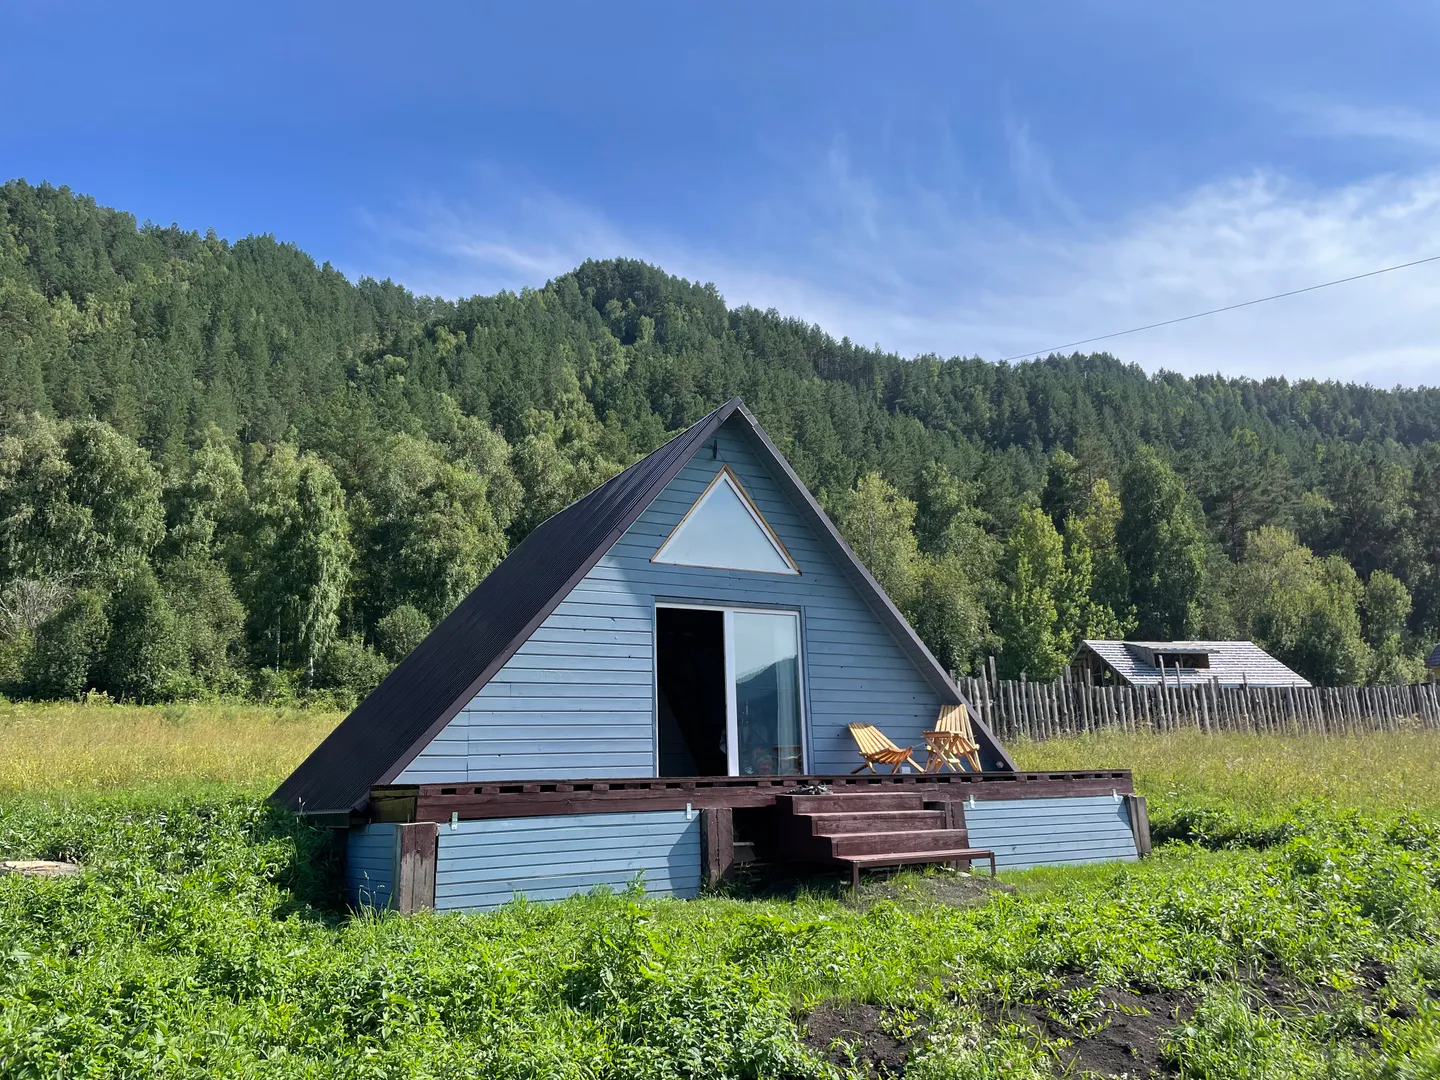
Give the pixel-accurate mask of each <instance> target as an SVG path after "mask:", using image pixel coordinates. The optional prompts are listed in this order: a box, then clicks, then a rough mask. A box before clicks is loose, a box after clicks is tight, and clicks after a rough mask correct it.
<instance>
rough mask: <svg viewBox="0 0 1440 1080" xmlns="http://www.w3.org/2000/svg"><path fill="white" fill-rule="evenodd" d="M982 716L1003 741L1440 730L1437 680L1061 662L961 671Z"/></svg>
mask: <svg viewBox="0 0 1440 1080" xmlns="http://www.w3.org/2000/svg"><path fill="white" fill-rule="evenodd" d="M959 682H960V688H961V689H962V690H963V691H965V694H966V696H967V697H968V698H969V699H970V702H971V704H972V706H973V707H974V709H975V711H976V713H977V714H978V715H979V717H980V719H981V720H983V721H984V722H985V724H986V726H987V727H989V728H990V730H991V731H993V732H995V734H996V736H997V737H999V738H1000V739H1001V740H1002V741H1005V740H1014V739H1036V740H1038V739H1055V738H1061V737H1064V736H1066V735H1081V734H1086V733H1093V732H1101V731H1129V732H1165V731H1180V730H1185V729H1190V730H1197V731H1210V732H1221V731H1239V732H1248V733H1252V734H1264V733H1273V734H1286V735H1303V734H1311V735H1356V734H1362V733H1365V732H1372V731H1415V730H1430V731H1440V683H1433V682H1432V683H1422V684H1417V685H1411V686H1335V687H1329V686H1325V687H1320V686H1317V687H1309V688H1297V687H1288V686H1287V687H1260V686H1248V685H1245V686H1221V685H1220V684H1219V683H1218V682H1217V681H1215V680H1211V681H1210V682H1208V683H1203V684H1198V685H1189V686H1176V685H1175V684H1174V682H1167V683H1166V685H1164V686H1163V687H1161V686H1157V687H1135V686H1102V685H1094V684H1090V683H1086V682H1084V681H1082V680H1081V679H1079V678H1076V677H1075V676H1074V675H1073V673H1072V672H1071V671H1070V670H1069V669H1068V668H1067V669H1066V670H1065V672H1064V674H1062V675H1061V677H1060V678H1058V679H1056V680H1055V681H1054V682H1032V681H1030V680H1027V679H1025V678H1024V677H1023V676H1022V677H1021V678H1019V679H1014V680H1012V679H999V678H996V677H995V664H994V660H993V659H992V660H991V661H990V663H989V665H988V666H987V669H986V670H985V671H984V673H983V674H982V675H980V676H979V677H978V678H976V677H962V678H961V679H960V680H959Z"/></svg>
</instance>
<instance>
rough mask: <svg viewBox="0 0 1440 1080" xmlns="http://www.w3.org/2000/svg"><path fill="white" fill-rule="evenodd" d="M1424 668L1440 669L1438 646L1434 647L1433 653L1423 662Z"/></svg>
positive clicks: (1439, 650)
mask: <svg viewBox="0 0 1440 1080" xmlns="http://www.w3.org/2000/svg"><path fill="white" fill-rule="evenodd" d="M1425 666H1426V667H1437V668H1440V645H1436V646H1435V651H1434V652H1432V653H1431V654H1430V657H1429V659H1428V660H1426V661H1425Z"/></svg>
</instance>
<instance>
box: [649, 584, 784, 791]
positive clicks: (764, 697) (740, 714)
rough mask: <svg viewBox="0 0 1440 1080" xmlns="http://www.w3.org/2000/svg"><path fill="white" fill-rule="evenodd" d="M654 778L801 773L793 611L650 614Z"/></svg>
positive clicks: (676, 609)
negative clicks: (656, 772)
mask: <svg viewBox="0 0 1440 1080" xmlns="http://www.w3.org/2000/svg"><path fill="white" fill-rule="evenodd" d="M655 637H656V643H655V644H656V657H655V659H656V667H655V700H656V708H657V714H658V720H659V724H658V731H657V734H658V738H659V766H660V775H661V776H774V775H792V776H793V775H797V774H800V773H802V772H804V769H805V747H804V705H803V700H802V698H803V695H802V693H801V686H802V682H801V673H800V616H799V613H798V612H793V611H776V610H769V609H767V610H763V611H762V610H756V609H746V608H712V607H700V606H693V607H691V606H685V607H681V606H673V607H672V606H669V605H666V606H658V605H657V607H656V609H655Z"/></svg>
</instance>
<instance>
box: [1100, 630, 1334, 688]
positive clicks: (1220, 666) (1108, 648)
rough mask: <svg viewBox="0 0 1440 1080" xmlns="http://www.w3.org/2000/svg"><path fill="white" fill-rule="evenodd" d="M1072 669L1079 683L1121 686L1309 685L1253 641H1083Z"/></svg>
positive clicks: (1307, 681)
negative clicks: (1107, 683) (1115, 684)
mask: <svg viewBox="0 0 1440 1080" xmlns="http://www.w3.org/2000/svg"><path fill="white" fill-rule="evenodd" d="M1071 667H1072V669H1073V670H1074V671H1075V673H1076V674H1077V675H1079V676H1080V677H1081V678H1088V679H1090V680H1092V681H1094V682H1112V681H1113V682H1116V683H1118V684H1120V685H1122V686H1160V685H1161V683H1162V681H1163V682H1164V684H1165V685H1167V686H1199V685H1208V684H1210V683H1211V682H1215V683H1218V684H1219V685H1220V686H1247V685H1248V686H1257V687H1267V686H1295V687H1306V686H1309V685H1310V681H1309V680H1308V679H1306V678H1305V677H1304V676H1303V675H1301V674H1299V673H1298V672H1295V671H1292V670H1291V669H1290V668H1288V667H1286V666H1285V665H1284V664H1282V663H1281V662H1280V661H1279V660H1276V659H1275V657H1273V656H1271V655H1270V654H1269V653H1267V652H1266V651H1265V650H1264V649H1262V648H1260V646H1259V645H1256V644H1255V643H1254V642H1253V641H1104V640H1085V641H1082V642H1081V643H1080V646H1079V648H1078V649H1077V650H1076V653H1075V659H1074V660H1073V661H1071Z"/></svg>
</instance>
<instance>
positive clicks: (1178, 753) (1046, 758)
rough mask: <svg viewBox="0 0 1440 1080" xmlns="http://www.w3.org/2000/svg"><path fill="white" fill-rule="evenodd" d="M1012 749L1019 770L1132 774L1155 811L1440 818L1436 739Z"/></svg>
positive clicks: (1086, 741) (1125, 739) (1111, 737)
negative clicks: (1326, 806) (1310, 810)
mask: <svg viewBox="0 0 1440 1080" xmlns="http://www.w3.org/2000/svg"><path fill="white" fill-rule="evenodd" d="M1008 749H1009V750H1010V751H1011V753H1012V755H1013V756H1014V757H1015V759H1016V762H1017V764H1019V765H1020V767H1021V768H1022V769H1132V770H1134V773H1135V785H1136V789H1137V790H1138V791H1139V792H1140V793H1141V794H1142V795H1145V796H1146V797H1147V798H1148V799H1149V800H1150V801H1151V802H1152V803H1158V804H1160V805H1162V806H1164V805H1173V804H1175V803H1177V802H1188V803H1205V804H1211V805H1224V806H1226V807H1228V808H1230V809H1231V810H1233V811H1236V812H1238V813H1244V814H1247V815H1249V816H1253V817H1261V818H1271V817H1276V816H1279V815H1283V814H1285V813H1288V812H1289V811H1290V810H1291V809H1293V808H1294V807H1296V806H1298V805H1301V804H1303V803H1309V802H1327V803H1332V804H1334V805H1335V806H1337V807H1342V808H1346V809H1355V810H1366V811H1396V810H1402V811H1403V810H1417V811H1426V812H1440V734H1436V733H1434V732H1416V733H1411V734H1390V733H1384V734H1381V733H1375V734H1367V735H1356V736H1328V737H1325V736H1319V735H1300V736H1287V735H1245V734H1234V733H1228V734H1219V735H1206V734H1202V733H1200V732H1194V731H1180V732H1169V733H1167V734H1163V735H1125V734H1104V735H1093V736H1080V737H1076V738H1066V739H1053V740H1047V741H1045V742H1019V743H1013V744H1011V745H1010V746H1009V747H1008Z"/></svg>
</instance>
